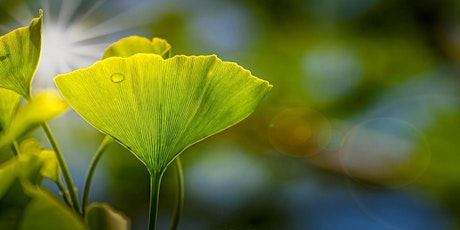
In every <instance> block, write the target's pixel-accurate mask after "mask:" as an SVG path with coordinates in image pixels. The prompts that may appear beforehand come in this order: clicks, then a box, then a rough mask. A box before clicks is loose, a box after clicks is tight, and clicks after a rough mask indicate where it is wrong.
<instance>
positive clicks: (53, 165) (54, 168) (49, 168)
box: [18, 139, 60, 182]
mask: <svg viewBox="0 0 460 230" xmlns="http://www.w3.org/2000/svg"><path fill="white" fill-rule="evenodd" d="M33 155H35V156H37V157H39V158H40V159H41V160H42V161H43V165H42V167H41V170H40V174H41V175H42V176H43V177H46V178H49V179H50V180H52V181H56V182H57V181H59V173H60V168H59V162H58V159H57V157H56V153H55V152H54V151H51V150H46V149H43V148H42V146H41V145H40V143H38V142H37V141H36V140H35V139H27V140H24V141H22V142H21V145H20V146H19V155H18V157H19V158H23V157H30V156H33Z"/></svg>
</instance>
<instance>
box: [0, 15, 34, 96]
mask: <svg viewBox="0 0 460 230" xmlns="http://www.w3.org/2000/svg"><path fill="white" fill-rule="evenodd" d="M42 21H43V11H41V10H40V12H39V17H38V18H34V19H33V20H32V22H31V23H30V25H29V26H28V27H22V28H19V29H16V30H13V31H11V32H10V33H7V34H5V35H3V36H1V37H0V88H6V89H11V90H13V91H16V92H17V93H19V94H20V95H22V96H24V97H26V98H28V97H29V96H30V84H31V82H32V79H33V76H34V74H35V70H36V69H37V66H38V61H39V58H40V50H41V31H42Z"/></svg>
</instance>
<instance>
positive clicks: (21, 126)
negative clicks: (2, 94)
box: [0, 91, 68, 147]
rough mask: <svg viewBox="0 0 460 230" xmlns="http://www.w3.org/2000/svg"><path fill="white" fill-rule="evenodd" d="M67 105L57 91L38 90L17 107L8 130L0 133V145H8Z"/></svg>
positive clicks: (63, 109)
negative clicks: (38, 91) (37, 92)
mask: <svg viewBox="0 0 460 230" xmlns="http://www.w3.org/2000/svg"><path fill="white" fill-rule="evenodd" d="M67 107H68V105H67V103H65V101H64V100H63V99H62V98H61V97H60V96H59V94H58V93H57V92H55V91H43V92H40V93H39V94H37V96H36V97H35V98H34V99H33V100H32V101H30V102H29V103H27V104H25V105H24V106H23V107H21V108H19V110H18V112H17V114H16V116H15V117H14V118H13V120H12V122H11V125H10V126H9V128H8V130H6V131H5V132H4V133H3V135H0V147H2V146H6V145H9V144H10V143H12V142H13V141H14V140H15V139H17V138H18V137H19V136H21V135H23V134H24V133H25V132H27V131H29V130H30V129H32V128H33V127H35V126H37V125H39V124H40V123H41V122H43V121H47V120H51V119H52V118H54V117H55V116H57V115H59V114H60V113H62V112H64V111H65V110H66V109H67Z"/></svg>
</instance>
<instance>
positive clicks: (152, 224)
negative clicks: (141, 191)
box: [148, 170, 164, 230]
mask: <svg viewBox="0 0 460 230" xmlns="http://www.w3.org/2000/svg"><path fill="white" fill-rule="evenodd" d="M163 172H164V170H163V171H161V172H158V171H150V170H149V173H150V213H149V227H148V229H150V230H155V229H156V226H157V218H158V204H159V203H160V202H159V201H160V199H159V198H160V185H161V177H162V176H163Z"/></svg>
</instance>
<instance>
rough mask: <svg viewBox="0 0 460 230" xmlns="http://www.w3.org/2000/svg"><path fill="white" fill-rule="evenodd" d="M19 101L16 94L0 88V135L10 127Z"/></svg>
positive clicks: (18, 96) (19, 96) (19, 97)
mask: <svg viewBox="0 0 460 230" xmlns="http://www.w3.org/2000/svg"><path fill="white" fill-rule="evenodd" d="M20 99H21V95H19V94H17V93H16V92H14V91H11V90H8V89H4V88H0V133H2V131H4V130H6V129H7V127H8V126H9V125H10V122H11V119H12V118H13V115H14V112H15V111H16V107H17V106H18V104H19V101H20Z"/></svg>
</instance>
